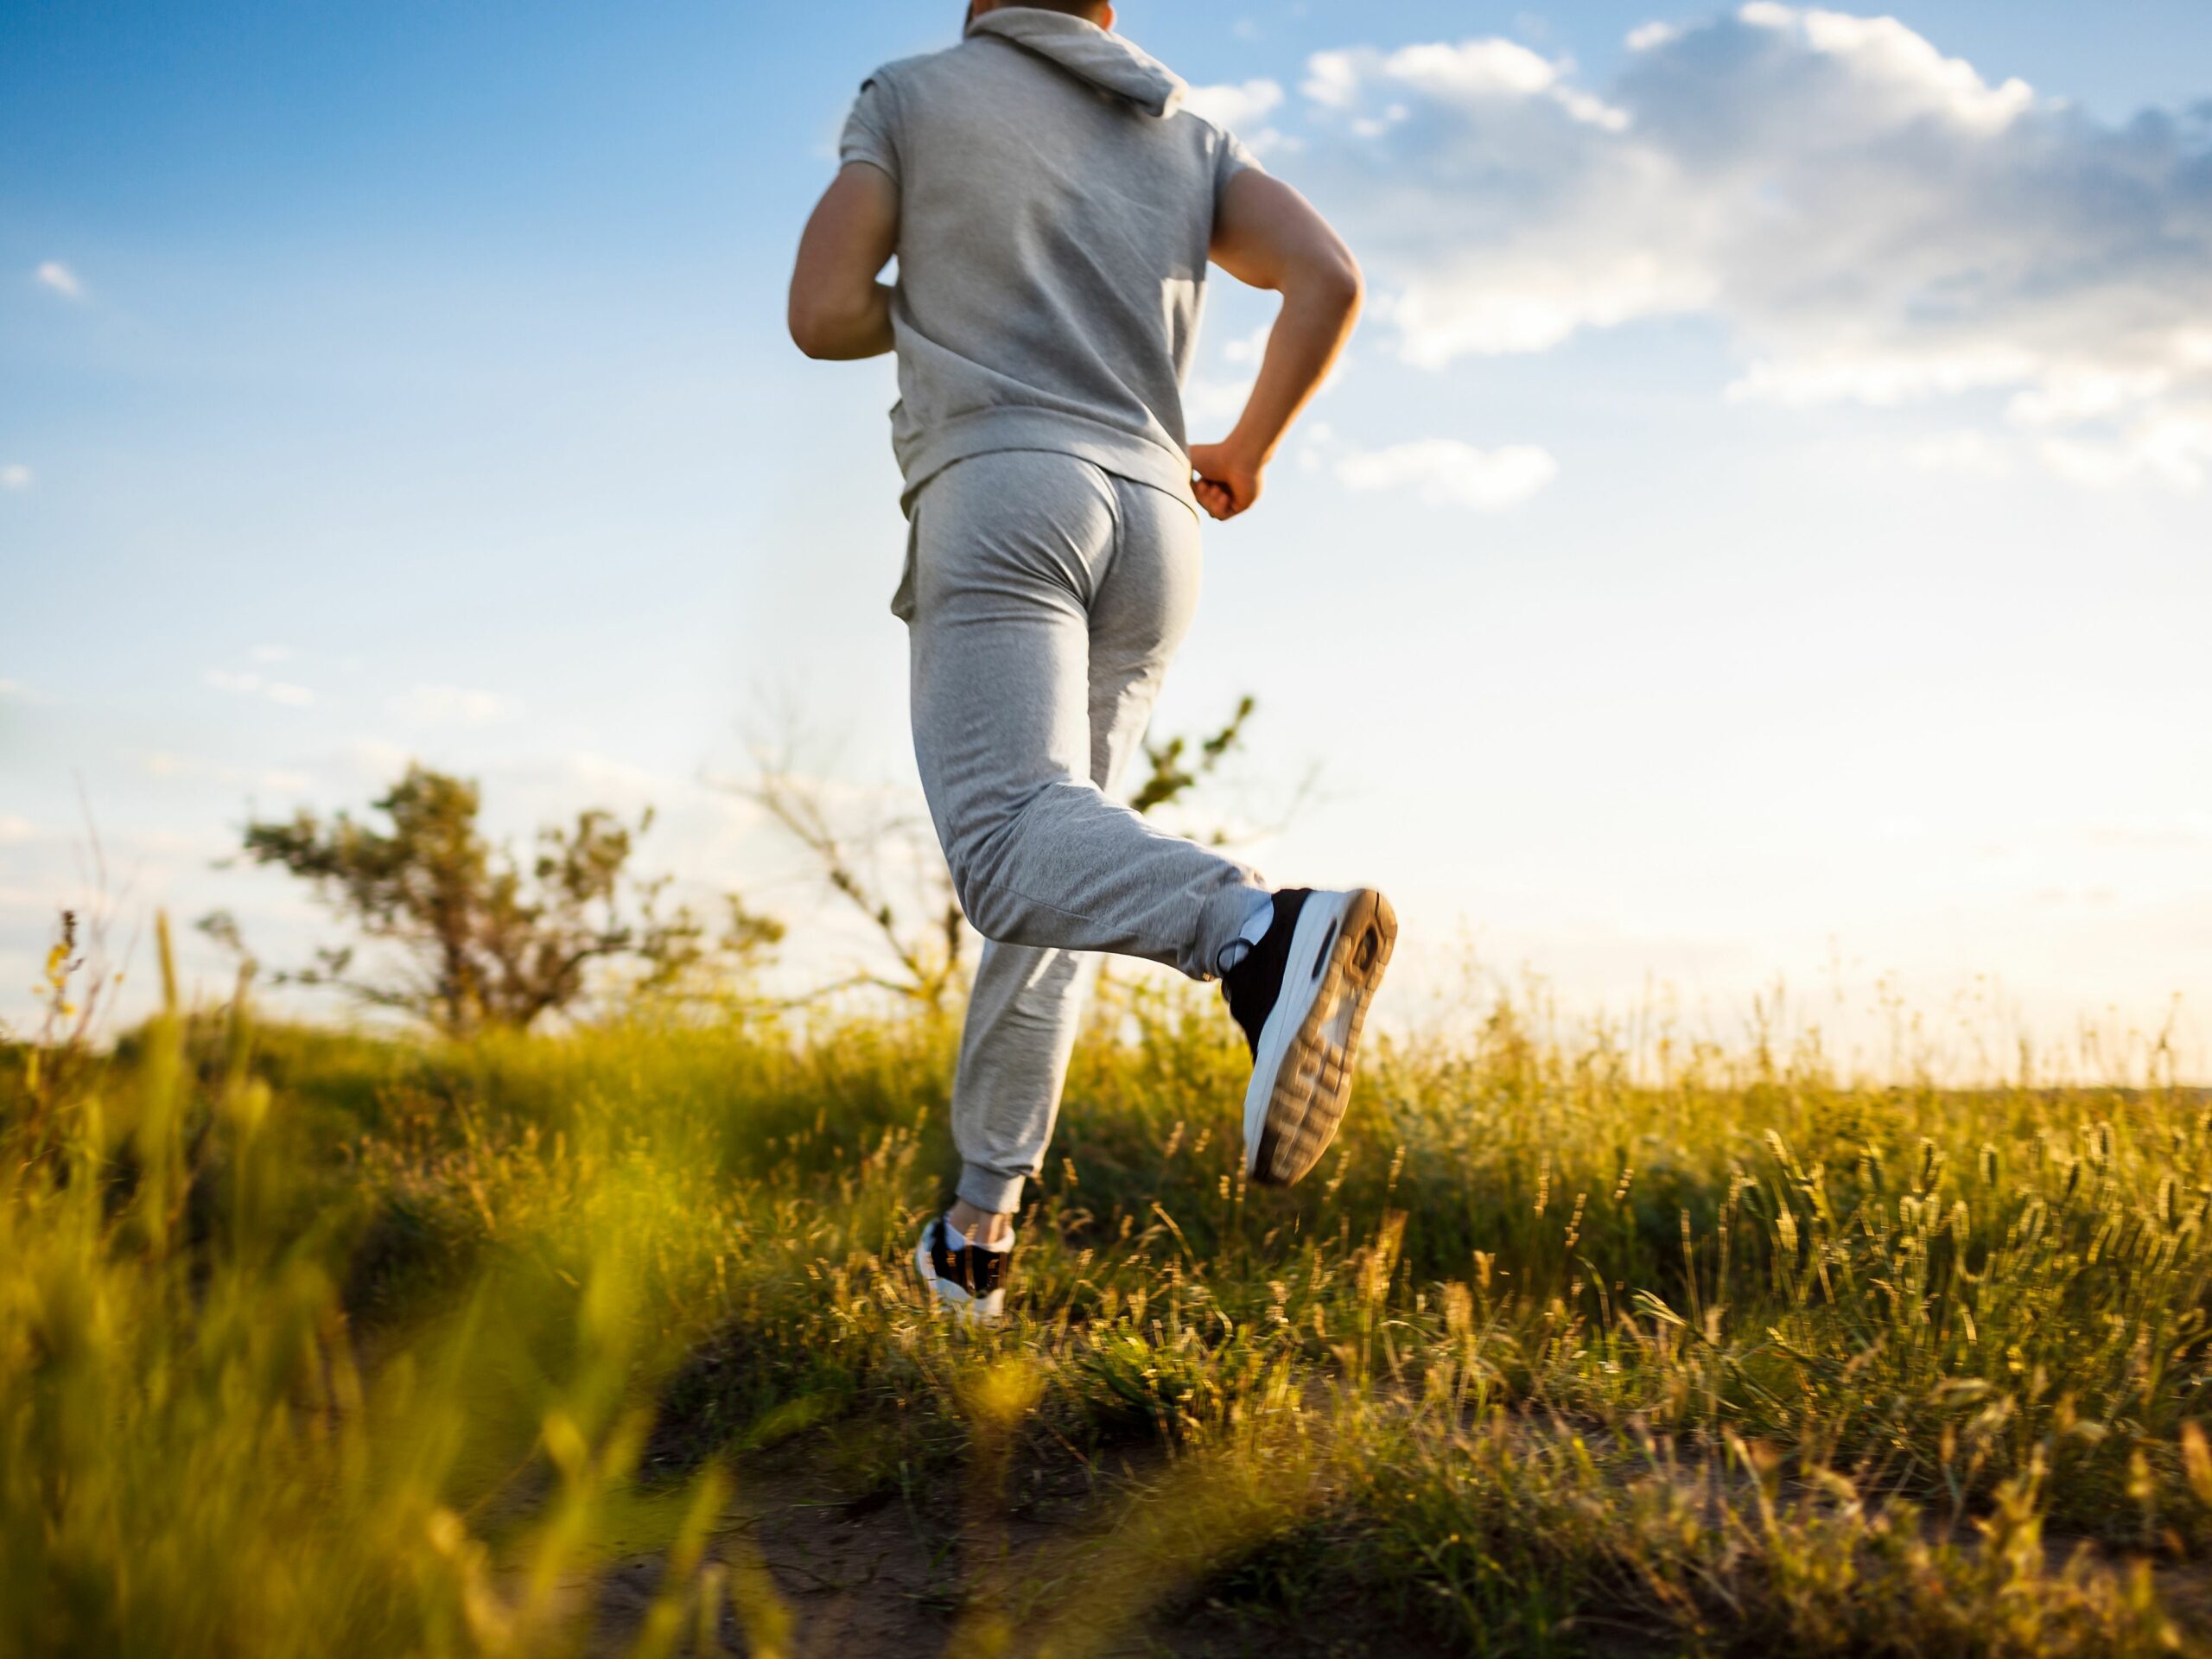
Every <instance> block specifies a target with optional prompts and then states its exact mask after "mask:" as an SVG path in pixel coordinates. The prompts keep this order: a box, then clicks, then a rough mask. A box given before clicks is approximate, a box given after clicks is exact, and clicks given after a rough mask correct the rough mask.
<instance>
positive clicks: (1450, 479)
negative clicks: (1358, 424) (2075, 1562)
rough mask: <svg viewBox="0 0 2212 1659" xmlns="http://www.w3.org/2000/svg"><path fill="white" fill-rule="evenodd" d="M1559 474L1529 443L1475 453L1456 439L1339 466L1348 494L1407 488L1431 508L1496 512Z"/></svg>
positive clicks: (1397, 448)
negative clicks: (1447, 507)
mask: <svg viewBox="0 0 2212 1659" xmlns="http://www.w3.org/2000/svg"><path fill="white" fill-rule="evenodd" d="M1558 475H1559V463H1558V462H1557V461H1554V460H1553V459H1552V457H1551V455H1550V454H1549V453H1548V451H1546V450H1542V449H1539V448H1535V446H1533V445H1531V444H1524V443H1523V444H1510V445H1508V446H1507V447H1505V448H1502V449H1478V448H1475V447H1474V445H1472V444H1471V443H1462V442H1459V440H1458V439H1457V438H1419V439H1416V440H1414V442H1411V443H1401V444H1395V445H1394V446H1392V447H1391V448H1388V449H1371V450H1368V451H1365V452H1363V453H1362V454H1351V455H1346V456H1344V458H1343V459H1342V460H1340V461H1338V462H1337V478H1338V481H1339V482H1341V483H1342V484H1343V485H1344V487H1345V488H1347V489H1352V490H1408V489H1409V490H1411V491H1413V492H1414V495H1415V496H1416V497H1417V498H1418V499H1420V500H1421V502H1423V503H1424V504H1425V505H1428V506H1432V507H1444V506H1452V507H1471V508H1472V509H1473V510H1474V511H1476V512H1500V511H1503V509H1504V508H1507V507H1510V506H1515V505H1518V504H1520V503H1521V502H1523V501H1526V500H1527V499H1529V497H1530V496H1532V495H1535V493H1537V492H1538V491H1540V490H1541V489H1542V488H1543V487H1544V486H1546V485H1548V484H1549V483H1550V482H1551V481H1552V480H1553V479H1554V478H1556V477H1557V476H1558Z"/></svg>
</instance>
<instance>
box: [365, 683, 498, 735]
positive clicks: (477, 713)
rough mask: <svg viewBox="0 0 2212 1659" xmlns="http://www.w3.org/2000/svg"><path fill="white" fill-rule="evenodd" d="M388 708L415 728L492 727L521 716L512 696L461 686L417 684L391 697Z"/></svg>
mask: <svg viewBox="0 0 2212 1659" xmlns="http://www.w3.org/2000/svg"><path fill="white" fill-rule="evenodd" d="M389 707H390V708H391V712H392V713H393V714H395V715H398V716H399V718H400V719H402V720H406V721H413V722H414V723H415V724H416V725H418V726H492V725H496V724H498V723H499V722H500V721H509V720H516V719H518V718H520V717H521V715H522V704H521V703H520V702H518V701H517V700H516V699H515V698H513V697H509V696H501V695H500V694H499V692H497V691H477V690H470V689H469V688H468V687H467V686H460V685H418V686H416V687H414V688H413V689H412V690H410V691H409V692H408V693H407V694H406V695H405V696H398V697H394V698H393V699H392V700H391V703H390V705H389Z"/></svg>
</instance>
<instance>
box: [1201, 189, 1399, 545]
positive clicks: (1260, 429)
mask: <svg viewBox="0 0 2212 1659" xmlns="http://www.w3.org/2000/svg"><path fill="white" fill-rule="evenodd" d="M1211 252H1212V257H1213V262H1214V263H1215V264H1217V265H1219V266H1220V267H1221V268H1222V269H1223V270H1225V271H1227V272H1228V273H1229V274H1230V276H1232V277H1236V279H1237V280H1238V281H1239V282H1242V283H1249V284H1250V285H1251V286H1253V287H1254V288H1265V289H1273V290H1274V291H1275V292H1276V293H1279V294H1281V296H1282V309H1281V311H1280V312H1278V313H1277V314H1276V315H1275V321H1274V328H1273V329H1272V330H1270V331H1269V333H1268V349H1267V351H1266V353H1265V354H1264V355H1263V356H1262V358H1261V359H1260V377H1259V378H1258V379H1257V380H1256V381H1255V382H1254V383H1253V386H1252V393H1251V396H1250V397H1248V398H1247V399H1246V400H1245V404H1244V412H1243V415H1241V416H1238V417H1237V421H1236V426H1235V428H1234V429H1232V430H1231V431H1230V435H1228V436H1227V437H1226V438H1224V439H1223V440H1222V441H1221V442H1219V443H1198V444H1193V445H1192V446H1191V468H1192V471H1193V472H1194V473H1196V474H1198V481H1197V483H1196V484H1195V485H1193V486H1192V488H1193V489H1194V491H1195V492H1196V493H1197V495H1198V505H1201V506H1203V507H1204V508H1205V510H1206V511H1207V512H1210V513H1211V514H1212V515H1213V516H1214V517H1215V518H1235V517H1236V515H1237V514H1238V513H1240V512H1243V511H1244V510H1245V509H1246V508H1247V507H1249V506H1250V505H1252V503H1253V502H1255V501H1256V500H1258V499H1259V498H1260V485H1261V475H1262V474H1263V473H1264V472H1265V471H1266V470H1267V466H1268V462H1269V461H1272V460H1273V459H1274V453H1275V450H1276V449H1277V448H1279V447H1280V446H1281V443H1282V439H1283V434H1284V433H1286V432H1287V431H1288V430H1289V429H1290V423H1291V422H1292V421H1294V420H1295V419H1296V418H1297V416H1298V412H1299V410H1301V409H1303V408H1305V407H1306V404H1307V402H1308V401H1309V400H1310V399H1311V398H1312V397H1313V393H1314V391H1315V389H1316V388H1318V387H1319V385H1320V384H1321V382H1322V380H1323V379H1324V378H1326V377H1327V375H1328V372H1329V369H1330V366H1331V365H1332V364H1334V363H1335V362H1336V360H1337V354H1338V352H1340V351H1342V350H1343V349H1344V341H1345V340H1347V339H1349V338H1350V337H1351V329H1352V324H1353V322H1354V321H1357V318H1358V316H1359V302H1360V295H1361V286H1360V277H1359V265H1358V264H1357V261H1355V260H1354V259H1353V258H1352V257H1351V249H1349V248H1347V247H1346V246H1344V241H1343V239H1342V238H1339V237H1338V235H1337V233H1336V232H1334V231H1332V230H1331V229H1330V228H1329V222H1328V221H1327V220H1326V219H1323V218H1322V217H1321V215H1320V214H1319V213H1316V212H1314V211H1313V206H1312V204H1311V203H1309V202H1308V201H1307V200H1306V198H1305V197H1303V196H1301V195H1300V194H1298V192H1297V191H1295V190H1294V189H1292V188H1290V187H1289V186H1288V185H1287V184H1285V183H1284V182H1283V181H1281V180H1280V179H1277V178H1274V177H1272V176H1270V175H1268V174H1265V173H1262V172H1261V171H1260V170H1259V169H1258V168H1250V167H1248V168H1245V169H1244V170H1243V172H1241V173H1238V174H1237V175H1235V176H1234V177H1233V178H1231V179H1230V181H1229V183H1228V185H1227V186H1226V187H1225V188H1224V189H1223V191H1222V193H1221V201H1220V204H1219V206H1218V207H1217V208H1216V209H1215V213H1214V226H1213V247H1212V250H1211Z"/></svg>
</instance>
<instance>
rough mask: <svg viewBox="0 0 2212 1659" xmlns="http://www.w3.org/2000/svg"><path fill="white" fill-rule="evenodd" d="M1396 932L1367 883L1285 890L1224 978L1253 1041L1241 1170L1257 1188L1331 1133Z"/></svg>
mask: <svg viewBox="0 0 2212 1659" xmlns="http://www.w3.org/2000/svg"><path fill="white" fill-rule="evenodd" d="M1397 938H1398V917H1397V912H1395V911H1394V910H1392V909H1391V908H1390V901H1389V899H1385V898H1384V897H1383V895H1382V894H1381V893H1377V892H1376V891H1375V890H1374V889H1373V888H1372V887H1354V888H1352V889H1351V891H1350V892H1348V893H1316V892H1313V891H1309V890H1308V889H1306V888H1304V887H1286V888H1285V889H1283V891H1281V893H1276V894H1275V895H1274V915H1273V918H1271V919H1270V920H1269V922H1268V931H1266V932H1264V933H1262V935H1261V936H1260V938H1258V940H1257V941H1256V942H1255V943H1254V944H1252V947H1251V949H1250V950H1249V952H1247V953H1246V954H1245V955H1244V957H1243V959H1242V960H1240V961H1238V962H1237V963H1236V964H1235V965H1234V966H1233V967H1231V968H1230V969H1229V970H1228V971H1227V972H1225V973H1224V974H1223V975H1222V976H1221V988H1222V994H1223V995H1225V996H1226V997H1227V998H1228V999H1229V1011H1230V1014H1234V1015H1235V1016H1236V1023H1237V1024H1238V1025H1240V1026H1242V1027H1244V1038H1245V1040H1246V1041H1247V1042H1249V1044H1251V1046H1252V1082H1251V1086H1250V1087H1249V1088H1248V1089H1246V1090H1245V1091H1244V1169H1245V1173H1247V1174H1248V1175H1249V1176H1250V1178H1251V1179H1252V1183H1253V1185H1255V1186H1288V1185H1290V1184H1291V1183H1292V1182H1293V1181H1295V1180H1297V1179H1299V1178H1300V1176H1302V1175H1304V1174H1305V1173H1306V1171H1308V1170H1309V1169H1311V1168H1313V1166H1314V1165H1315V1164H1317V1163H1319V1161H1320V1160H1321V1154H1323V1153H1324V1152H1326V1151H1327V1150H1328V1148H1329V1142H1330V1141H1333V1140H1335V1139H1336V1135H1337V1125H1338V1123H1340V1122H1343V1121H1344V1106H1345V1104H1346V1103H1347V1102H1348V1101H1350V1099H1351V1072H1352V1057H1353V1054H1354V1052H1355V1051H1356V1050H1357V1048H1358V1046H1359V1028H1360V1027H1361V1026H1362V1025H1363V1023H1364V1022H1365V1020H1366V1019H1367V1005H1368V1003H1369V1002H1370V1001H1372V1000H1373V998H1374V995H1375V988H1376V986H1377V985H1380V984H1381V983H1382V982H1383V969H1384V967H1385V966H1387V965H1388V964H1389V960H1390V947H1391V946H1392V945H1393V944H1395V943H1397Z"/></svg>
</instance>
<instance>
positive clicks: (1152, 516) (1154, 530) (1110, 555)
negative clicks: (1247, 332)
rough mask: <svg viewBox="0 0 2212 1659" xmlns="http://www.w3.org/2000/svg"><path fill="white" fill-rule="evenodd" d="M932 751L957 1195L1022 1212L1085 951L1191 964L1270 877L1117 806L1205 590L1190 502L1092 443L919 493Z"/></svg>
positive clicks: (1190, 968)
mask: <svg viewBox="0 0 2212 1659" xmlns="http://www.w3.org/2000/svg"><path fill="white" fill-rule="evenodd" d="M913 514H914V518H913V526H912V541H911V560H912V563H911V566H910V569H908V572H907V581H906V583H905V584H902V586H901V588H900V592H899V599H898V600H897V601H894V606H893V608H894V609H896V610H897V611H898V612H899V614H900V615H902V616H904V617H905V618H906V620H907V625H908V638H909V641H910V645H911V650H912V692H913V721H914V755H915V758H916V760H918V761H919V762H920V765H921V773H922V791H923V793H924V794H925V796H926V797H927V798H928V800H929V808H930V817H931V819H932V820H933V821H934V823H935V824H936V826H937V834H938V841H939V842H942V843H943V845H944V856H945V861H946V862H947V863H948V864H949V865H950V868H951V871H952V882H953V887H954V890H955V892H957V893H958V894H959V898H960V904H961V907H962V908H963V910H964V911H966V912H967V914H968V919H969V921H970V922H972V923H973V924H974V925H975V926H976V931H978V932H980V933H982V935H983V938H984V939H985V940H986V941H987V943H986V944H985V945H984V947H983V955H982V963H980V965H979V966H978V967H977V969H976V984H975V989H974V991H973V993H972V995H971V996H970V998H969V1005H968V1021H967V1027H966V1029H965V1030H964V1031H963V1033H962V1035H961V1041H960V1068H959V1071H958V1074H957V1077H956V1078H955V1080H954V1083H953V1088H952V1136H953V1141H954V1143H955V1144H956V1145H957V1147H958V1148H959V1151H960V1157H961V1162H962V1169H961V1175H960V1187H959V1192H960V1196H961V1197H962V1198H965V1199H967V1200H968V1202H969V1203H970V1204H972V1205H976V1207H977V1208H978V1209H982V1210H988V1211H1012V1210H1013V1209H1014V1208H1015V1207H1016V1205H1017V1204H1018V1203H1019V1201H1020V1196H1021V1184H1022V1181H1023V1179H1024V1178H1025V1177H1029V1176H1033V1175H1035V1174H1036V1173H1038V1171H1039V1169H1040V1168H1041V1167H1042V1166H1043V1163H1044V1157H1045V1148H1046V1144H1047V1143H1048V1142H1049V1141H1051V1139H1052V1120H1053V1118H1054V1116H1056V1115H1057V1114H1058V1110H1059V1101H1060V1088H1061V1085H1062V1084H1063V1083H1064V1082H1065V1079H1066V1076H1067V1065H1068V1056H1069V1053H1070V1052H1071V1049H1072V1048H1073V1047H1074V1045H1075V1037H1076V1025H1077V1017H1078V1015H1079V1014H1080V1012H1081V997H1082V988H1081V985H1080V984H1079V982H1078V970H1079V969H1080V968H1081V966H1082V962H1081V957H1080V953H1081V952H1084V951H1110V952H1113V953H1115V954H1116V955H1121V956H1132V957H1147V958H1149V959H1150V960H1152V961H1154V962H1163V963H1170V964H1172V965H1173V966H1174V967H1176V968H1179V969H1181V970H1182V971H1183V972H1185V973H1186V974H1189V975H1191V976H1192V977H1194V978H1201V979H1203V978H1206V977H1209V976H1211V974H1212V972H1213V963H1214V959H1215V956H1216V953H1217V951H1218V950H1220V949H1221V947H1222V946H1223V945H1224V944H1227V943H1228V942H1229V941H1230V939H1232V938H1236V934H1237V931H1238V930H1239V929H1240V928H1242V927H1243V925H1244V923H1245V922H1246V920H1247V919H1248V918H1249V917H1250V916H1251V914H1252V912H1254V911H1255V909H1256V908H1257V907H1258V906H1259V904H1260V902H1261V900H1262V898H1263V897H1264V896H1265V894H1266V893H1267V888H1266V887H1264V886H1263V885H1262V883H1261V881H1260V879H1259V877H1258V876H1257V875H1256V874H1254V873H1253V872H1252V871H1251V870H1249V869H1248V868H1246V867H1245V866H1243V865H1242V864H1240V863H1238V862H1236V861H1235V860H1233V859H1230V858H1226V857H1224V856H1223V855H1221V854H1220V853H1217V852H1215V851H1213V850H1212V849H1209V848H1205V847H1201V846H1199V845H1198V844H1197V843H1196V842H1189V841H1184V840H1182V839H1180V838H1179V837H1177V836H1170V835H1167V834H1165V833H1163V832H1162V831H1161V830H1160V829H1156V828H1154V826H1153V825H1151V824H1149V823H1146V822H1145V820H1144V819H1142V818H1141V817H1138V816H1137V815H1136V814H1135V812H1133V811H1131V810H1129V809H1128V807H1127V806H1124V805H1122V804H1121V803H1120V802H1119V801H1116V800H1115V799H1113V798H1112V797H1111V793H1110V791H1113V790H1114V789H1115V788H1116V786H1117V785H1118V784H1119V782H1120V780H1121V777H1122V772H1123V771H1124V769H1125V768H1126V767H1127V766H1128V761H1129V759H1130V757H1131V756H1132V755H1134V754H1135V753H1136V752H1137V749H1138V746H1139V743H1140V741H1141V739H1142V737H1143V735H1144V730H1145V725H1146V722H1147V720H1148V719H1149V718H1150V716H1151V713H1152V704H1153V700H1154V697H1156V696H1158V695H1159V692H1160V681H1161V679H1162V677H1164V676H1165V674H1166V670H1167V662H1168V658H1170V657H1171V656H1173V653H1174V651H1175V647H1176V646H1177V645H1179V643H1181V641H1182V638H1183V635H1184V633H1185V632H1186V631H1187V630H1188V628H1189V626H1190V623H1191V615H1192V611H1193V609H1194V608H1195V607H1196V606H1197V603H1198V514H1197V512H1196V510H1195V509H1194V508H1193V507H1192V505H1190V504H1189V503H1188V502H1185V501H1183V500H1180V499H1178V498H1177V497H1175V496H1173V495H1171V494H1169V493H1166V491H1164V490H1159V489H1155V488H1153V487H1152V486H1148V485H1144V484H1138V483H1133V482H1131V481H1130V480H1127V479H1123V478H1119V477H1116V475H1114V474H1110V473H1107V472H1105V471H1103V470H1102V469H1101V468H1099V467H1095V466H1093V465H1091V464H1090V462H1089V461H1082V460H1079V459H1077V457H1075V456H1072V455H1066V454H1056V453H1052V452H1049V451H1044V450H1026V449H1025V450H1009V451H1005V452H1002V453H998V454H982V455H976V456H972V457H970V458H969V459H968V460H966V461H959V462H957V463H956V464H954V465H953V466H951V467H948V468H946V469H945V470H944V472H942V473H939V474H938V475H937V476H936V477H935V478H933V479H931V480H930V481H929V482H928V483H927V484H925V485H924V486H923V487H922V491H921V493H920V495H919V496H918V497H917V498H916V499H915V501H914V504H913Z"/></svg>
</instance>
